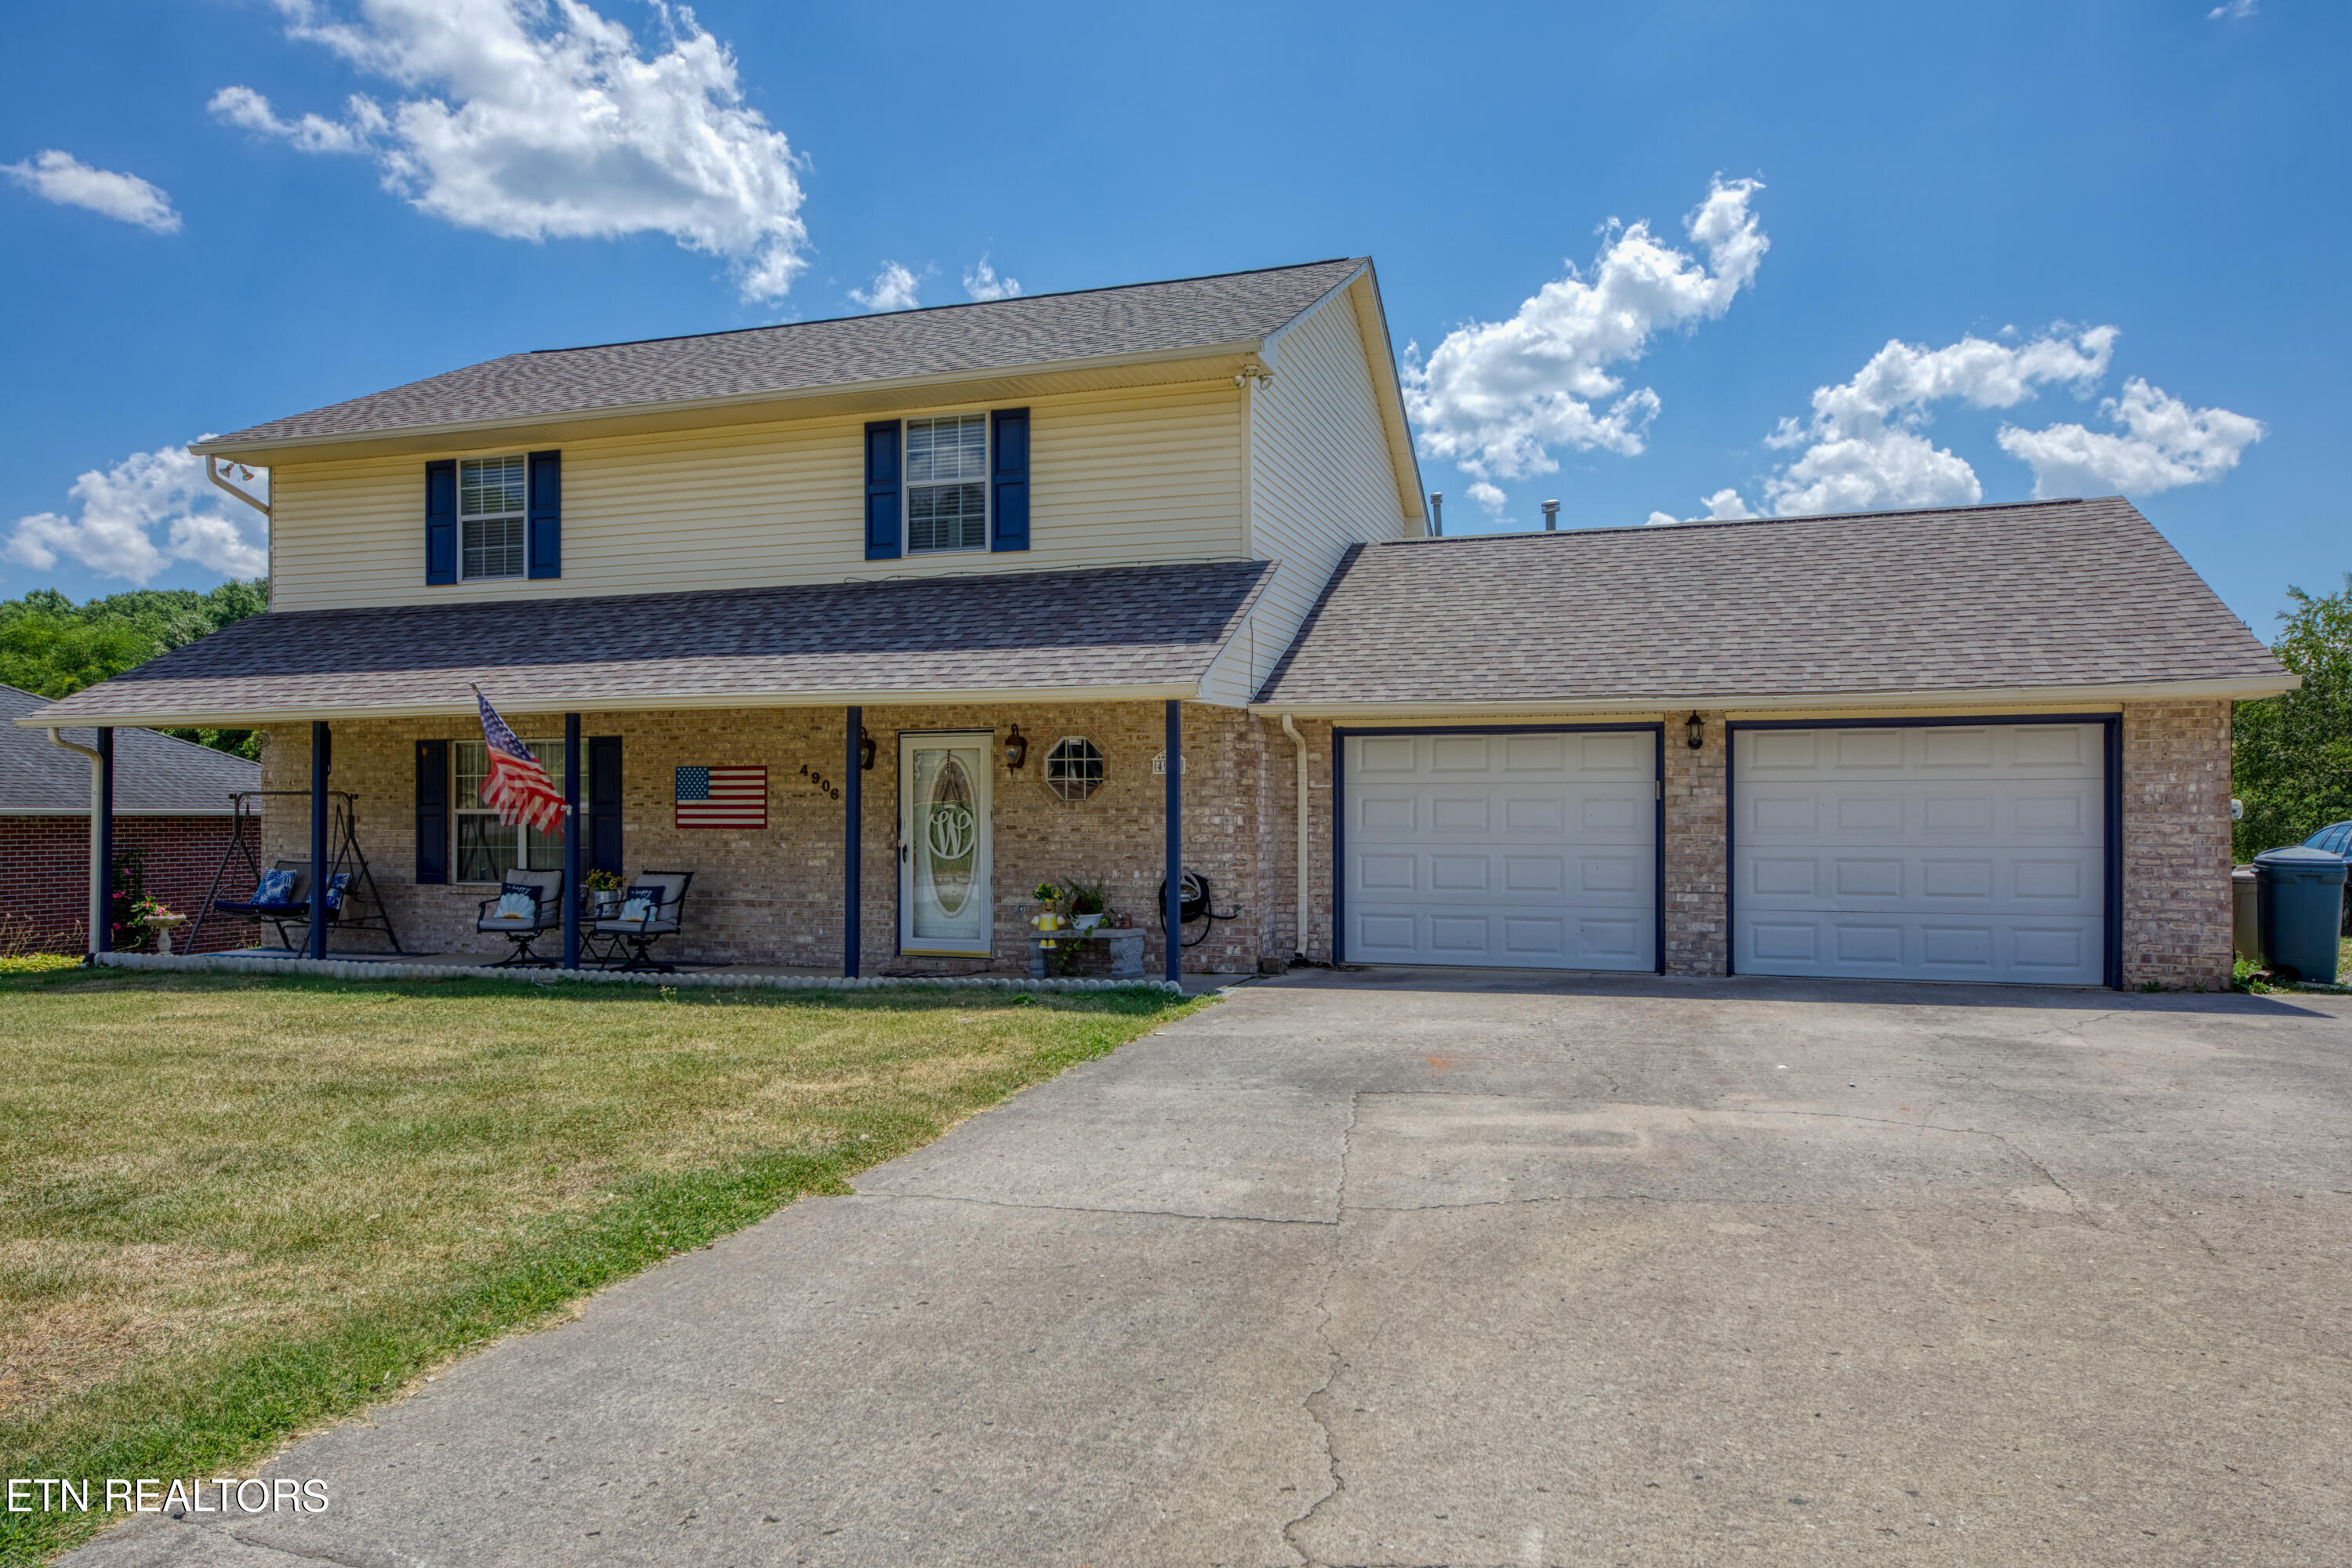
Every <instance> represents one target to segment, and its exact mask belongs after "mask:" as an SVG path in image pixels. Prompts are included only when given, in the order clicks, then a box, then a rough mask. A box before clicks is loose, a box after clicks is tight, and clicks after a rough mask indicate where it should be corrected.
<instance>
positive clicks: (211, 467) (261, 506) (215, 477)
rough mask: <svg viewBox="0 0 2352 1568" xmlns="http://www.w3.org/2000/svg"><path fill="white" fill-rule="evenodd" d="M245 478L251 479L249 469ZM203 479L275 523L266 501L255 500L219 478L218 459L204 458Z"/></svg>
mask: <svg viewBox="0 0 2352 1568" xmlns="http://www.w3.org/2000/svg"><path fill="white" fill-rule="evenodd" d="M246 477H247V479H250V478H252V477H253V471H252V470H251V469H250V468H248V469H247V470H246ZM205 478H206V479H210V480H212V482H213V483H215V485H218V486H219V487H220V488H221V489H225V490H226V491H227V492H228V493H229V494H231V495H233V496H235V497H236V499H237V500H241V501H243V502H244V503H245V504H246V505H247V506H249V507H251V508H252V509H253V510H256V511H257V512H259V513H260V514H261V515H262V516H264V517H268V518H269V519H270V521H273V522H274V521H277V519H276V518H275V517H273V516H271V513H270V510H269V503H268V501H266V500H256V499H255V498H254V497H253V496H251V495H249V494H247V492H246V491H244V490H241V489H237V488H236V486H235V485H233V484H231V483H229V482H228V481H227V480H226V479H223V478H221V471H220V459H219V458H205Z"/></svg>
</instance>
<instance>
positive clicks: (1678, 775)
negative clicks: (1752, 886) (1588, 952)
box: [1662, 713, 1730, 974]
mask: <svg viewBox="0 0 2352 1568" xmlns="http://www.w3.org/2000/svg"><path fill="white" fill-rule="evenodd" d="M1699 718H1700V721H1701V722H1702V724H1703V726H1704V729H1703V733H1702V737H1701V743H1700V746H1699V749H1698V750H1697V751H1696V752H1694V751H1692V750H1691V747H1690V736H1689V733H1688V731H1687V730H1686V729H1685V726H1684V725H1683V724H1680V723H1675V722H1672V721H1669V722H1668V723H1667V725H1666V766H1665V779H1664V787H1665V796H1666V885H1665V887H1664V889H1662V891H1663V894H1664V899H1665V903H1666V908H1665V917H1666V921H1665V923H1666V973H1669V974H1723V973H1727V972H1728V971H1729V968H1730V939H1729V926H1728V923H1727V910H1726V907H1725V904H1726V894H1725V877H1726V871H1727V862H1726V860H1725V840H1724V832H1725V826H1726V823H1727V817H1728V814H1729V804H1728V802H1727V801H1726V799H1725V797H1724V778H1725V770H1724V763H1725V759H1726V757H1727V748H1726V743H1725V742H1726V740H1727V734H1728V731H1727V730H1726V729H1725V727H1724V721H1723V715H1722V714H1720V713H1702V714H1700V715H1699Z"/></svg>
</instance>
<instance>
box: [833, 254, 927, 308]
mask: <svg viewBox="0 0 2352 1568" xmlns="http://www.w3.org/2000/svg"><path fill="white" fill-rule="evenodd" d="M918 282H919V279H917V278H916V277H915V275H914V274H913V273H912V272H909V271H908V270H907V268H904V267H901V266H899V265H898V263H897V262H895V261H886V262H884V263H883V264H882V270H881V271H879V272H877V273H876V274H875V275H874V283H873V286H872V287H871V288H866V289H851V290H850V291H849V297H850V298H851V299H853V300H856V301H857V302H858V303H859V304H861V305H863V306H865V307H866V309H867V310H913V309H914V308H915V307H916V306H917V305H919V304H920V303H922V301H921V300H918V299H916V298H915V288H916V285H917V283H918Z"/></svg>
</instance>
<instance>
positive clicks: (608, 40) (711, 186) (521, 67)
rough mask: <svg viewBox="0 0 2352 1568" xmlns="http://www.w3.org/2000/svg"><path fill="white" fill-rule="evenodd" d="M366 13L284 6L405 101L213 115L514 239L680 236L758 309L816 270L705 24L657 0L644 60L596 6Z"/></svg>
mask: <svg viewBox="0 0 2352 1568" xmlns="http://www.w3.org/2000/svg"><path fill="white" fill-rule="evenodd" d="M352 4H353V5H354V6H355V11H354V13H353V14H352V15H344V14H343V13H342V12H341V11H340V10H338V9H337V8H336V7H335V6H334V5H330V4H324V3H321V0H277V5H278V9H279V11H280V12H282V13H283V14H284V16H285V17H286V20H287V31H288V33H289V36H291V37H296V38H300V39H304V40H307V41H309V42H311V43H316V44H320V45H323V46H324V47H327V48H329V49H331V50H332V51H334V52H335V53H336V54H338V55H340V56H341V57H342V58H344V59H345V60H347V61H348V62H350V63H351V64H352V66H354V67H356V68H359V69H361V70H362V71H366V72H369V73H370V74H372V75H374V76H377V77H380V78H382V79H384V80H385V81H388V82H390V83H391V84H393V86H394V88H395V89H398V90H399V91H400V92H402V93H404V94H407V95H408V96H404V97H402V98H400V99H399V100H398V101H396V102H394V104H393V105H392V107H391V108H390V109H389V110H386V109H384V108H382V107H380V106H379V105H377V104H376V103H375V102H374V101H373V100H371V99H368V98H364V97H359V96H354V97H353V98H352V99H351V100H350V101H349V102H348V103H347V104H346V106H345V112H344V117H343V118H342V119H341V121H331V120H327V119H324V118H322V117H320V116H319V115H316V114H304V115H302V116H300V117H299V119H296V120H293V121H286V120H282V119H280V118H279V117H278V114H277V112H276V111H275V110H272V109H271V107H270V104H269V100H268V99H266V98H264V97H263V96H262V95H261V94H259V93H257V92H256V91H254V90H253V89H250V88H247V87H229V88H224V89H221V91H219V92H218V93H216V94H215V95H214V97H213V100H212V112H213V113H214V114H215V116H216V117H218V118H219V119H221V120H223V121H226V122H227V123H229V124H232V125H238V126H243V127H244V128H246V129H247V130H250V131H254V132H258V133H260V134H263V135H268V136H275V137H279V138H282V139H283V140H285V141H287V142H290V143H291V144H292V145H294V146H295V147H298V148H299V149H301V150H303V151H305V152H310V153H358V152H363V153H368V154H370V155H371V156H373V158H374V159H375V160H376V162H377V163H378V165H379V166H380V167H381V168H382V170H383V182H384V184H385V186H386V188H388V189H390V190H393V191H396V192H398V193H399V194H401V195H404V196H406V197H407V198H408V199H409V200H410V201H411V202H413V203H414V204H415V205H416V206H417V207H418V208H419V209H421V210H423V211H425V212H427V213H430V214H432V215H433V216H436V217H440V218H444V219H446V220H447V221H448V222H450V223H454V224H457V225H458V226H461V227H466V228H478V229H482V230H485V231H486V232H488V233H490V234H494V235H498V236H499V237H502V238H508V239H529V240H544V239H551V238H552V239H571V238H611V237H617V236H621V235H629V234H646V233H659V234H667V235H669V236H670V237H672V238H674V239H676V240H677V242H678V244H680V245H682V246H684V247H687V248H688V249H689V250H694V251H699V252H702V253H704V254H706V255H711V256H720V257H724V258H727V259H728V260H729V261H730V263H731V264H732V265H733V267H734V268H735V270H736V273H737V277H738V281H739V284H740V288H741V289H742V292H743V294H744V295H745V297H747V298H751V299H772V298H775V297H777V296H779V295H782V294H783V293H784V292H785V291H786V290H787V289H789V288H790V287H791V285H792V280H793V276H794V275H795V274H797V273H798V272H799V271H800V270H801V269H802V268H803V266H804V265H805V264H806V263H805V260H804V258H803V251H804V250H805V249H806V247H807V240H808V236H807V230H806V228H805V227H804V226H803V224H802V222H801V217H800V209H801V202H802V193H801V187H800V181H799V177H798V174H797V169H796V160H795V159H794V157H793V151H792V148H791V146H790V145H789V144H788V143H787V142H786V141H785V139H784V137H783V134H782V132H778V131H777V130H775V129H774V128H773V127H772V126H771V125H770V124H769V123H768V121H767V118H766V116H764V115H762V114H761V113H760V112H759V111H758V110H754V109H750V108H747V107H745V106H744V103H743V93H742V88H741V85H740V81H739V79H738V77H737V73H736V67H735V58H734V57H733V55H731V54H730V53H729V52H728V50H727V47H725V46H724V45H722V44H721V43H719V40H718V39H716V38H714V37H711V36H710V35H709V33H708V32H705V31H704V30H703V29H702V28H701V27H700V26H698V25H697V24H696V22H695V20H694V14H693V13H692V12H691V11H689V10H687V9H685V8H684V7H677V8H675V9H673V8H672V7H671V6H669V5H665V4H661V3H660V0H656V4H655V7H654V9H655V15H656V18H657V20H658V21H659V23H660V25H661V27H662V31H663V34H664V39H663V41H664V42H665V43H666V44H667V47H665V48H663V49H661V50H660V52H658V53H656V54H652V55H651V56H647V55H646V54H643V53H640V52H639V49H638V46H637V42H636V40H635V38H634V37H631V35H630V33H629V31H628V29H627V28H625V27H624V26H620V25H619V24H618V23H616V22H613V21H610V20H607V19H606V18H605V17H604V16H600V15H598V14H597V13H596V12H595V11H594V10H593V9H591V8H590V7H589V6H588V5H586V4H584V3H583V0H352Z"/></svg>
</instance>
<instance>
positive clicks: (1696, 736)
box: [1683, 709, 1706, 752]
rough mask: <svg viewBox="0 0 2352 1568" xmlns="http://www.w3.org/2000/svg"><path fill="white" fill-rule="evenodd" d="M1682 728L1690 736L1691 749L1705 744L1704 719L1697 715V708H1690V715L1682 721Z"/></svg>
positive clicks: (1695, 749) (1696, 748)
mask: <svg viewBox="0 0 2352 1568" xmlns="http://www.w3.org/2000/svg"><path fill="white" fill-rule="evenodd" d="M1683 729H1684V731H1685V732H1686V733H1687V734H1688V735H1689V736H1690V749H1691V750H1692V751H1694V752H1696V751H1697V750H1698V749H1699V748H1700V747H1701V746H1704V745H1706V721H1705V720H1703V719H1701V718H1700V717H1699V716H1698V711H1697V710H1696V709H1694V710H1692V711H1691V716H1690V717H1689V718H1687V719H1685V720H1684V721H1683Z"/></svg>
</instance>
